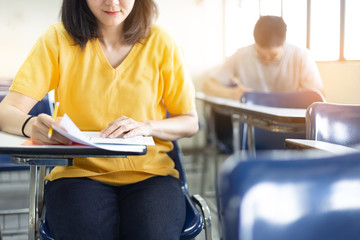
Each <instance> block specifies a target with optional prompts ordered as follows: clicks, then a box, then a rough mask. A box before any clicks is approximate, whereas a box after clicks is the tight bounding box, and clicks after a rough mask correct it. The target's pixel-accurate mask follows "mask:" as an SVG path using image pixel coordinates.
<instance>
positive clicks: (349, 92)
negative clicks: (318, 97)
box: [317, 61, 360, 104]
mask: <svg viewBox="0 0 360 240" xmlns="http://www.w3.org/2000/svg"><path fill="white" fill-rule="evenodd" d="M317 65H318V68H319V71H320V74H321V77H322V79H323V81H324V88H325V92H324V94H325V98H326V100H327V101H328V102H333V103H345V104H360V94H359V93H360V61H353V62H319V63H318V64H317Z"/></svg>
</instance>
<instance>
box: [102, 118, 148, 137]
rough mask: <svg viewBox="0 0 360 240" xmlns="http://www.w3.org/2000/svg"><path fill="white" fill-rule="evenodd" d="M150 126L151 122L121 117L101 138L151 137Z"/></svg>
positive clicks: (105, 130) (103, 132) (106, 129)
mask: <svg viewBox="0 0 360 240" xmlns="http://www.w3.org/2000/svg"><path fill="white" fill-rule="evenodd" d="M150 125H151V124H150V123H149V122H138V121H135V120H134V119H132V118H128V117H126V116H121V117H119V118H117V119H116V120H115V121H113V122H111V123H110V124H109V125H108V126H107V127H106V128H105V129H103V130H102V131H101V133H100V136H101V137H107V138H117V137H123V138H129V137H135V136H150V135H151V126H150Z"/></svg>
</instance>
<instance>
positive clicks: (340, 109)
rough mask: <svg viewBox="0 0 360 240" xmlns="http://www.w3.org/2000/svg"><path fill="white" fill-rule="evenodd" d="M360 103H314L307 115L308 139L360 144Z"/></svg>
mask: <svg viewBox="0 0 360 240" xmlns="http://www.w3.org/2000/svg"><path fill="white" fill-rule="evenodd" d="M359 119H360V105H350V104H334V103H314V104H312V105H311V106H310V107H309V108H308V110H307V115H306V120H307V122H306V129H307V139H312V140H319V141H324V142H329V143H334V144H339V145H344V146H353V145H358V144H360V121H359Z"/></svg>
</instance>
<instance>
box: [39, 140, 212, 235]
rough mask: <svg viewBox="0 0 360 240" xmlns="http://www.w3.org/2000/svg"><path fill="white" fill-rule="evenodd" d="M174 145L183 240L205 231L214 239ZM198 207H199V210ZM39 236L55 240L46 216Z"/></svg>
mask: <svg viewBox="0 0 360 240" xmlns="http://www.w3.org/2000/svg"><path fill="white" fill-rule="evenodd" d="M173 145H174V148H173V150H172V151H170V152H169V153H168V155H169V156H170V157H171V159H173V160H174V162H175V168H176V169H177V170H178V171H179V174H180V181H181V185H182V190H183V193H184V195H185V198H186V221H185V225H184V227H183V231H182V234H181V239H182V240H185V239H194V238H195V237H196V236H197V235H199V233H200V232H201V231H202V230H203V229H204V233H205V238H206V239H212V232H211V216H210V210H209V207H208V206H207V204H206V201H205V200H204V199H203V198H202V197H201V196H200V195H197V194H195V195H193V196H190V194H189V190H188V185H187V180H186V174H185V169H184V166H183V163H182V159H183V155H182V152H181V150H180V148H179V146H178V143H177V142H176V141H173ZM42 182H43V181H42ZM196 206H198V208H199V209H198V208H197V207H196ZM43 212H45V211H43ZM39 234H40V236H41V237H42V239H43V240H53V238H52V237H51V234H50V231H49V228H48V226H47V223H46V219H45V217H44V214H43V217H42V219H41V221H40V226H39Z"/></svg>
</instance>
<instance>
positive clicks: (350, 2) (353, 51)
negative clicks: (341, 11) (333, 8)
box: [344, 0, 360, 60]
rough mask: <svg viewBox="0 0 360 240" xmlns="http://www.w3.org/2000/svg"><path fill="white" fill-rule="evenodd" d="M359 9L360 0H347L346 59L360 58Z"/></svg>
mask: <svg viewBox="0 0 360 240" xmlns="http://www.w3.org/2000/svg"><path fill="white" fill-rule="evenodd" d="M359 9H360V1H359V0H346V5H345V35H344V58H345V59H346V60H360V34H359V22H360V14H359Z"/></svg>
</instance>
